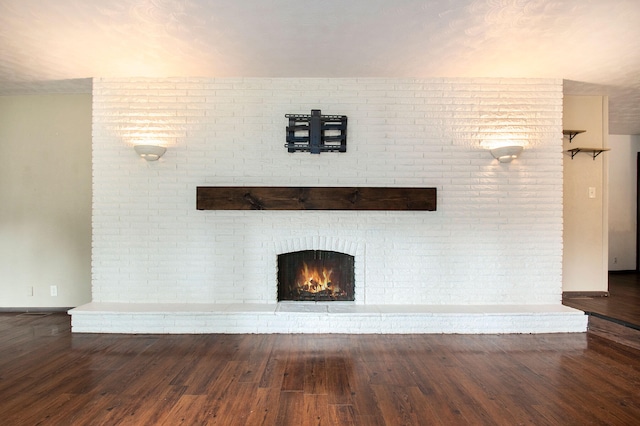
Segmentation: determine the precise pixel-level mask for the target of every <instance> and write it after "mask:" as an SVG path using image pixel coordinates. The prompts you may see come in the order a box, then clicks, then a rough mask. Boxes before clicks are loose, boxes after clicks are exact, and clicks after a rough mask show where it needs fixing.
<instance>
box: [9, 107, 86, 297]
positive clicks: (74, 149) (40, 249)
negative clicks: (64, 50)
mask: <svg viewBox="0 0 640 426" xmlns="http://www.w3.org/2000/svg"><path fill="white" fill-rule="evenodd" d="M50 286H57V291H58V296H55V297H54V296H51V289H50ZM90 300H91V95H89V94H80V95H78V94H74V95H59V94H58V95H32V96H2V97H0V309H2V308H16V307H36V308H37V307H71V306H77V305H80V304H83V303H86V302H89V301H90Z"/></svg>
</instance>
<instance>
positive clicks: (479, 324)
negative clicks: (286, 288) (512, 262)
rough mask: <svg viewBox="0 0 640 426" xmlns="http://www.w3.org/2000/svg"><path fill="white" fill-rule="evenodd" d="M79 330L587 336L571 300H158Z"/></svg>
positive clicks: (75, 314) (96, 312)
mask: <svg viewBox="0 0 640 426" xmlns="http://www.w3.org/2000/svg"><path fill="white" fill-rule="evenodd" d="M69 314H70V315H71V325H72V330H73V332H74V333H125V334H208V333H225V334H241V333H242V334H244V333H246V334H271V333H281V334H289V333H312V334H313V333H342V334H441V333H444V334H505V333H522V334H530V333H583V332H586V330H587V319H588V317H587V315H585V314H584V312H582V311H579V310H577V309H573V308H569V307H567V306H563V305H560V304H558V305H456V306H454V305H356V304H353V303H351V302H324V303H314V302H282V303H274V304H250V303H245V304H242V303H241V304H161V303H158V304H153V303H144V304H142V303H140V304H138V303H97V302H92V303H88V304H86V305H82V306H79V307H77V308H74V309H71V310H70V311H69Z"/></svg>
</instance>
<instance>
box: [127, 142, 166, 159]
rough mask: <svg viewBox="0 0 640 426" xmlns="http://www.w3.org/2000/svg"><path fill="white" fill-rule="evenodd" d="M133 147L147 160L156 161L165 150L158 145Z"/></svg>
mask: <svg viewBox="0 0 640 426" xmlns="http://www.w3.org/2000/svg"><path fill="white" fill-rule="evenodd" d="M133 149H135V150H136V153H138V155H139V156H140V157H142V158H144V159H145V160H147V161H157V160H158V159H159V158H160V157H162V156H163V155H164V153H165V152H167V148H165V147H164V146H160V145H135V146H134V147H133Z"/></svg>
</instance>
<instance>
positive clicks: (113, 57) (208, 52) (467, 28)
mask: <svg viewBox="0 0 640 426" xmlns="http://www.w3.org/2000/svg"><path fill="white" fill-rule="evenodd" d="M639 43H640V1H639V0H349V1H347V0H322V1H320V0H295V1H294V0H109V1H105V0H56V1H52V0H0V95H1V94H5V95H6V94H18V93H36V92H42V91H51V92H83V91H88V90H89V89H90V85H91V81H90V79H89V78H90V77H130V76H147V77H171V76H199V77H552V78H562V79H564V80H565V83H566V84H565V93H569V94H603V95H609V96H610V131H611V133H618V134H640V46H639Z"/></svg>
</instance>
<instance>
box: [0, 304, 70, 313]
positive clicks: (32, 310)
mask: <svg viewBox="0 0 640 426" xmlns="http://www.w3.org/2000/svg"><path fill="white" fill-rule="evenodd" d="M69 309H73V307H69V308H65V307H59V306H58V307H55V308H46V307H45V308H43V307H37V308H25V307H17V308H0V313H17V314H20V313H40V312H67V311H68V310H69Z"/></svg>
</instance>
